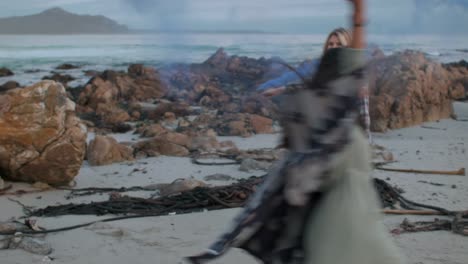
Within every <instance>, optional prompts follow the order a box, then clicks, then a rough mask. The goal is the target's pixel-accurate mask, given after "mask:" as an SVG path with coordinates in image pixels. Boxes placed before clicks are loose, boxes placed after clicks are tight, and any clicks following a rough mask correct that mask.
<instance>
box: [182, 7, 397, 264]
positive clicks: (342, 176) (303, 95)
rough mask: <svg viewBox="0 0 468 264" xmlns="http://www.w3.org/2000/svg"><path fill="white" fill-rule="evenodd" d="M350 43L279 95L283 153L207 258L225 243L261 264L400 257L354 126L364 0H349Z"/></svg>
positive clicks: (386, 263) (385, 261) (382, 263)
mask: <svg viewBox="0 0 468 264" xmlns="http://www.w3.org/2000/svg"><path fill="white" fill-rule="evenodd" d="M349 1H350V2H351V3H352V6H353V9H354V14H353V17H352V23H353V30H352V42H351V45H350V47H349V48H336V49H330V50H328V51H327V52H326V53H325V54H324V55H323V58H322V60H321V62H320V65H319V68H318V71H317V73H316V74H315V75H314V76H312V77H311V78H310V79H307V80H305V81H304V83H303V84H302V85H301V87H295V89H289V91H287V92H286V94H285V99H284V100H281V101H282V102H281V103H282V104H283V106H282V107H281V108H280V109H281V110H282V117H281V119H282V125H283V128H284V134H285V136H286V138H287V147H288V150H289V151H288V154H287V155H286V156H285V157H284V159H283V160H281V161H280V162H279V163H278V164H276V166H275V168H274V169H272V170H271V171H270V172H269V173H268V175H267V176H266V177H265V180H264V182H263V184H262V185H261V186H260V187H259V189H258V190H257V192H256V193H255V194H254V195H253V196H252V197H251V198H250V200H249V201H248V203H247V204H246V205H245V207H244V208H243V209H242V211H241V212H240V213H239V214H238V215H237V216H236V217H235V218H234V220H233V223H232V225H231V227H230V228H229V230H228V231H227V232H226V233H224V234H223V235H222V236H220V237H219V239H218V240H216V241H215V242H214V243H213V244H212V245H211V246H210V248H209V249H208V250H207V251H206V252H204V253H202V254H200V255H197V256H192V257H189V258H187V260H188V261H190V262H191V263H194V264H201V263H206V262H208V261H210V260H213V259H215V258H217V257H219V256H221V255H223V253H225V252H226V251H227V250H228V249H229V248H231V247H237V248H242V249H244V250H246V251H247V252H249V253H250V254H252V255H253V256H255V257H256V258H257V259H258V260H260V261H261V262H262V263H265V264H286V263H288V264H292V263H297V264H303V263H308V264H309V263H310V264H339V263H351V264H376V263H379V264H398V263H402V260H401V258H400V255H399V254H398V251H397V250H396V247H395V246H394V245H393V243H392V241H391V240H390V238H389V237H388V236H387V234H386V232H385V229H384V227H383V225H382V223H381V222H379V217H380V215H379V205H378V200H377V195H376V193H375V190H374V188H373V185H372V182H371V178H370V173H371V168H370V150H369V143H368V141H367V140H366V138H365V137H364V134H363V131H362V129H361V128H360V127H359V126H358V125H357V119H358V116H359V95H358V94H359V88H360V87H362V85H363V84H364V82H365V80H364V75H363V67H364V61H365V59H364V57H363V49H364V15H363V13H364V1H365V0H349Z"/></svg>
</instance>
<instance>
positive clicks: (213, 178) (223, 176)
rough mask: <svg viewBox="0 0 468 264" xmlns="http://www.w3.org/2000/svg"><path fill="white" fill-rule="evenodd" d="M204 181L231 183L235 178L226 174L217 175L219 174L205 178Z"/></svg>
mask: <svg viewBox="0 0 468 264" xmlns="http://www.w3.org/2000/svg"><path fill="white" fill-rule="evenodd" d="M203 179H204V180H205V181H230V180H232V179H234V178H233V177H231V176H229V175H226V174H222V173H217V174H213V175H208V176H205V177H204V178H203Z"/></svg>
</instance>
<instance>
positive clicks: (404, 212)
mask: <svg viewBox="0 0 468 264" xmlns="http://www.w3.org/2000/svg"><path fill="white" fill-rule="evenodd" d="M382 213H384V214H397V215H445V214H444V213H443V212H439V211H432V210H397V209H384V210H382Z"/></svg>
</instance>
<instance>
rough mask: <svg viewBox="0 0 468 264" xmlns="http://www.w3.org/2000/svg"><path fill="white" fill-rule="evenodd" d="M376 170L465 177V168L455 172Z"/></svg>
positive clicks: (382, 168) (379, 168)
mask: <svg viewBox="0 0 468 264" xmlns="http://www.w3.org/2000/svg"><path fill="white" fill-rule="evenodd" d="M376 169H378V170H383V171H395V172H405V173H420V174H440V175H454V176H465V175H466V174H465V168H461V169H459V170H455V171H439V170H414V169H397V168H385V167H381V166H377V167H376Z"/></svg>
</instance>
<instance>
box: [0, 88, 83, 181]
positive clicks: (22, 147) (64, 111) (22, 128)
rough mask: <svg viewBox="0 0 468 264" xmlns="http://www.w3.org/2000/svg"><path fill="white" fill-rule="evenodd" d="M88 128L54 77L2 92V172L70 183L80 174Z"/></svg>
mask: <svg viewBox="0 0 468 264" xmlns="http://www.w3.org/2000/svg"><path fill="white" fill-rule="evenodd" d="M85 148H86V127H85V126H84V125H83V123H82V122H81V120H80V119H79V118H77V117H76V115H75V104H74V103H73V102H72V101H71V100H69V99H68V98H67V95H66V92H65V88H64V87H63V86H62V85H61V84H59V83H56V82H54V81H42V82H39V83H37V84H34V85H32V86H30V87H25V88H22V89H13V90H9V91H7V92H6V93H5V94H2V95H0V174H1V175H2V176H4V177H5V178H6V179H9V180H13V181H25V182H37V181H40V182H44V183H48V184H51V185H63V184H67V183H69V182H70V181H71V180H72V179H73V178H74V177H75V176H76V175H77V174H78V172H79V170H80V167H81V164H82V162H83V158H84V154H85Z"/></svg>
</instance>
